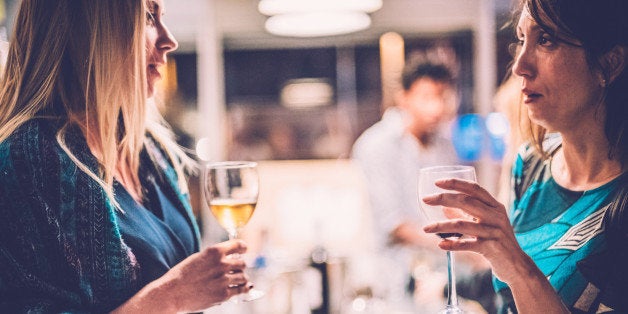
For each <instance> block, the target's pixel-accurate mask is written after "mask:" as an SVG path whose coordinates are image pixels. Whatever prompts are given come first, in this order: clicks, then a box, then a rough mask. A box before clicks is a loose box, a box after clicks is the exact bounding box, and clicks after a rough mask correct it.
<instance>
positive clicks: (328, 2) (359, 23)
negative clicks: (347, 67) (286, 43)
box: [258, 0, 382, 37]
mask: <svg viewBox="0 0 628 314" xmlns="http://www.w3.org/2000/svg"><path fill="white" fill-rule="evenodd" d="M381 7H382V0H318V1H312V0H261V1H260V2H259V4H258V9H259V11H260V12H261V13H262V14H264V15H268V16H270V17H269V18H268V19H267V20H266V24H265V27H266V30H267V31H268V32H269V33H271V34H274V35H279V36H291V37H319V36H333V35H340V34H347V33H352V32H357V31H360V30H363V29H366V28H368V27H369V26H370V25H371V18H370V17H369V16H368V14H367V13H372V12H375V11H377V10H379V9H380V8H381Z"/></svg>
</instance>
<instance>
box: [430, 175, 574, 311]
mask: <svg viewBox="0 0 628 314" xmlns="http://www.w3.org/2000/svg"><path fill="white" fill-rule="evenodd" d="M437 185H438V186H439V187H441V188H443V189H446V190H453V191H457V192H460V193H455V194H454V193H445V194H439V195H435V196H430V197H426V198H424V199H423V201H425V202H426V203H428V204H431V205H441V206H448V207H454V208H461V209H463V210H465V211H466V212H467V213H469V214H471V215H472V216H473V217H475V218H476V219H475V220H473V221H470V220H461V219H453V220H447V221H442V222H438V223H435V224H431V225H428V226H426V227H425V228H424V231H425V232H428V233H437V232H454V231H455V232H461V233H463V234H466V235H469V236H471V237H469V238H467V237H465V238H460V239H446V240H443V241H441V243H440V244H439V246H440V248H442V249H444V250H451V251H473V252H476V253H479V254H481V255H482V256H484V258H486V259H487V261H488V262H489V264H490V265H491V268H492V270H493V273H494V274H495V276H497V277H498V278H499V279H500V280H502V281H504V282H505V283H507V284H508V286H509V287H510V289H511V291H512V293H513V297H514V299H515V304H516V306H517V310H518V311H519V313H569V310H568V309H567V307H566V306H565V305H564V304H563V302H562V300H561V298H560V297H559V296H558V294H557V293H556V291H555V290H554V288H553V287H552V286H551V284H550V283H549V281H548V280H547V279H546V278H545V275H544V274H543V273H542V272H541V271H540V270H539V269H538V267H537V266H536V265H535V263H534V261H532V259H531V258H530V257H529V256H528V255H527V254H526V253H525V252H524V251H523V250H522V249H521V247H520V246H519V244H518V242H517V239H516V238H515V235H514V232H513V229H512V227H511V225H510V222H509V219H508V216H507V214H506V210H505V208H504V206H503V205H502V204H500V203H499V202H498V201H497V200H495V199H494V198H493V197H492V196H491V195H490V193H488V192H487V191H486V190H485V189H483V188H482V187H480V186H479V185H477V184H476V183H474V182H468V181H462V180H456V179H449V180H442V181H439V182H437Z"/></svg>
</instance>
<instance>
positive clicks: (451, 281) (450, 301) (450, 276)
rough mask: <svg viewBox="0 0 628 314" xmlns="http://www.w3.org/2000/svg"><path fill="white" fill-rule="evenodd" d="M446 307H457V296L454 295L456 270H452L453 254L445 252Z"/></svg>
mask: <svg viewBox="0 0 628 314" xmlns="http://www.w3.org/2000/svg"><path fill="white" fill-rule="evenodd" d="M447 280H448V284H447V307H453V308H457V307H458V294H457V293H456V270H455V268H454V253H453V252H451V251H447Z"/></svg>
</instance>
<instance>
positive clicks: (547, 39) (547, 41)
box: [537, 33, 554, 47]
mask: <svg viewBox="0 0 628 314" xmlns="http://www.w3.org/2000/svg"><path fill="white" fill-rule="evenodd" d="M537 43H538V44H539V45H541V46H543V47H551V46H552V45H554V36H552V35H549V34H546V33H544V34H541V36H539V39H538V41H537Z"/></svg>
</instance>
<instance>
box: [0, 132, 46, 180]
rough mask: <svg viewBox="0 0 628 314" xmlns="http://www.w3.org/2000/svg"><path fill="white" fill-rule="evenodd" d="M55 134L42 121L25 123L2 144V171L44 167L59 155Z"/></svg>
mask: <svg viewBox="0 0 628 314" xmlns="http://www.w3.org/2000/svg"><path fill="white" fill-rule="evenodd" d="M55 133H56V132H54V130H53V129H52V128H51V127H50V125H49V124H48V123H46V122H45V121H42V120H40V119H31V120H29V121H27V122H25V123H24V124H22V125H21V126H20V127H19V128H17V129H16V130H15V131H14V132H13V133H12V134H11V135H10V136H9V137H8V138H6V139H5V140H4V141H2V143H0V157H1V158H0V169H3V170H5V172H6V170H7V169H8V168H19V170H23V171H27V170H28V169H29V168H33V167H37V166H39V167H43V166H44V164H45V163H46V162H48V161H50V159H55V157H56V155H57V149H56V146H57V144H56V139H55ZM5 172H3V173H5Z"/></svg>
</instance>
